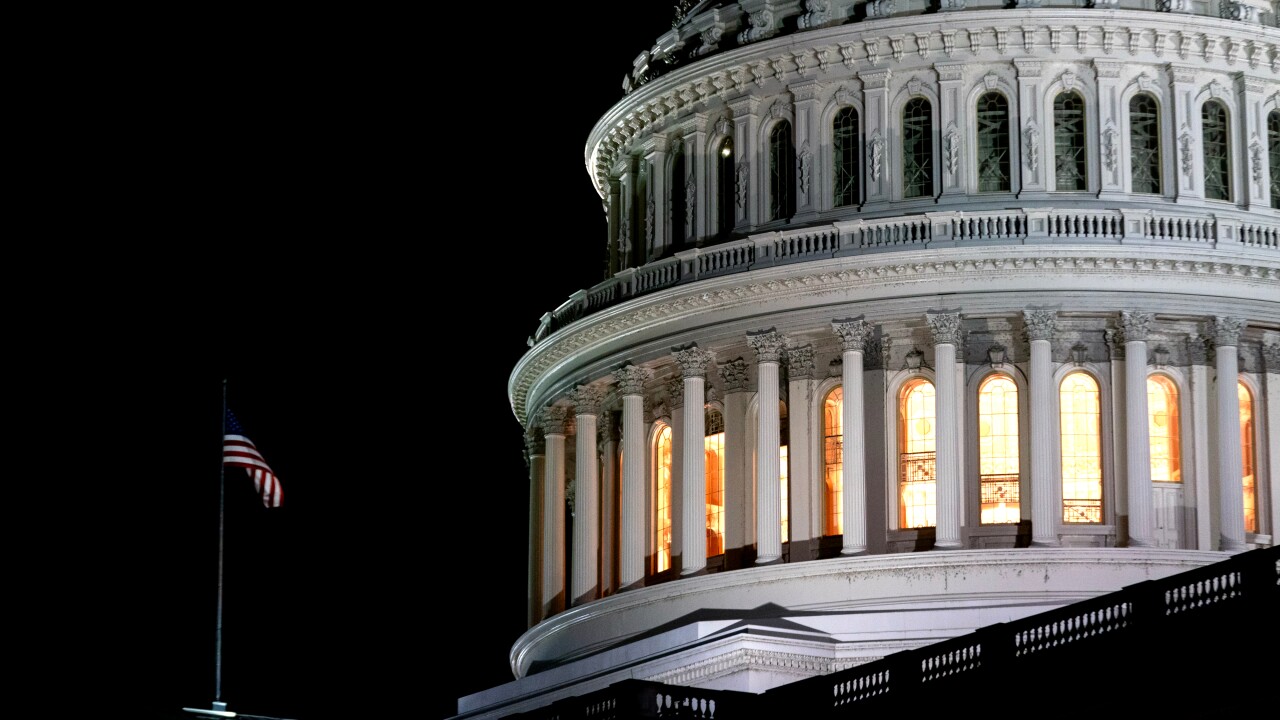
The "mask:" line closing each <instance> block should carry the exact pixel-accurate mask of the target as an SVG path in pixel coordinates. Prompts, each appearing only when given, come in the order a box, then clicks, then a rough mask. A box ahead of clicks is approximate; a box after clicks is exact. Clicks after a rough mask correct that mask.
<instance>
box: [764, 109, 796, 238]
mask: <svg viewBox="0 0 1280 720" xmlns="http://www.w3.org/2000/svg"><path fill="white" fill-rule="evenodd" d="M795 184H796V144H795V143H794V142H792V140H791V123H789V122H787V121H786V120H783V121H782V122H780V123H778V124H777V125H775V126H774V128H773V132H772V133H770V134H769V219H770V220H784V219H786V218H789V217H791V216H792V215H795V214H796V193H795Z"/></svg>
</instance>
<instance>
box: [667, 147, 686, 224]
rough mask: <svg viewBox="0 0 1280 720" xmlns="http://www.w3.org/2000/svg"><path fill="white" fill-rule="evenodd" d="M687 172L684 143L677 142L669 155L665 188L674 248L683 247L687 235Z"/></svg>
mask: <svg viewBox="0 0 1280 720" xmlns="http://www.w3.org/2000/svg"><path fill="white" fill-rule="evenodd" d="M687 172H688V171H687V170H685V167H684V142H683V141H677V142H676V147H675V151H674V152H673V153H672V155H671V181H670V182H669V183H668V184H667V187H669V188H671V202H670V203H668V205H667V207H669V208H670V209H671V240H670V242H671V244H672V246H674V247H681V246H683V245H684V238H685V235H687V234H688V233H687V231H686V230H685V223H684V220H685V217H684V216H685V212H687V207H688V206H687V205H685V196H684V194H685V187H684V186H685V174H686V173H687Z"/></svg>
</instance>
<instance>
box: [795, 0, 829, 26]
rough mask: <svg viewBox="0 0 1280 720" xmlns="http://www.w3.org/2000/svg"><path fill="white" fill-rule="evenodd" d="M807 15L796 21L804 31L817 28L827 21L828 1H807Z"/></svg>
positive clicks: (805, 7)
mask: <svg viewBox="0 0 1280 720" xmlns="http://www.w3.org/2000/svg"><path fill="white" fill-rule="evenodd" d="M804 9H805V14H804V15H801V16H800V19H798V20H796V25H798V26H799V27H800V28H801V29H802V30H803V29H807V28H816V27H818V26H819V25H821V24H823V23H825V22H826V21H827V0H805V1H804Z"/></svg>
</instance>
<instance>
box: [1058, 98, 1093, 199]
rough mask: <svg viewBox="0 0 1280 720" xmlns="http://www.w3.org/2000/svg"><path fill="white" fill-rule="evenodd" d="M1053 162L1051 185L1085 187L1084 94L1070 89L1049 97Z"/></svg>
mask: <svg viewBox="0 0 1280 720" xmlns="http://www.w3.org/2000/svg"><path fill="white" fill-rule="evenodd" d="M1053 166H1054V180H1055V189H1057V190H1064V191H1068V190H1087V189H1089V183H1088V179H1089V175H1088V166H1087V164H1086V156H1085V115H1084V98H1083V97H1081V96H1080V93H1078V92H1075V91H1074V90H1068V91H1066V92H1062V93H1059V94H1058V96H1057V97H1056V98H1054V99H1053Z"/></svg>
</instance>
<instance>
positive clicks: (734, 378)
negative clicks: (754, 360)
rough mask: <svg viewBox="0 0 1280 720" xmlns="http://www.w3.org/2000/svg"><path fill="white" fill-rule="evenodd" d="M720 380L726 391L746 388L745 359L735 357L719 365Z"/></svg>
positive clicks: (739, 390)
mask: <svg viewBox="0 0 1280 720" xmlns="http://www.w3.org/2000/svg"><path fill="white" fill-rule="evenodd" d="M719 370H720V382H721V384H723V385H724V391H725V392H726V393H731V392H742V391H743V390H746V389H747V361H746V360H743V359H742V358H735V359H733V360H731V361H729V362H727V363H725V364H723V365H721V366H720V367H719Z"/></svg>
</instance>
